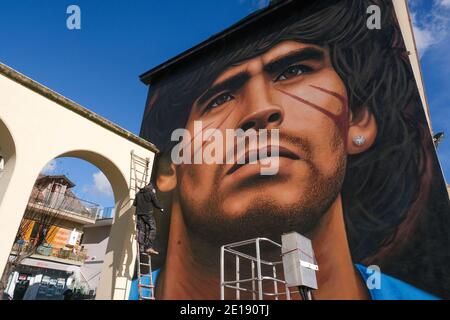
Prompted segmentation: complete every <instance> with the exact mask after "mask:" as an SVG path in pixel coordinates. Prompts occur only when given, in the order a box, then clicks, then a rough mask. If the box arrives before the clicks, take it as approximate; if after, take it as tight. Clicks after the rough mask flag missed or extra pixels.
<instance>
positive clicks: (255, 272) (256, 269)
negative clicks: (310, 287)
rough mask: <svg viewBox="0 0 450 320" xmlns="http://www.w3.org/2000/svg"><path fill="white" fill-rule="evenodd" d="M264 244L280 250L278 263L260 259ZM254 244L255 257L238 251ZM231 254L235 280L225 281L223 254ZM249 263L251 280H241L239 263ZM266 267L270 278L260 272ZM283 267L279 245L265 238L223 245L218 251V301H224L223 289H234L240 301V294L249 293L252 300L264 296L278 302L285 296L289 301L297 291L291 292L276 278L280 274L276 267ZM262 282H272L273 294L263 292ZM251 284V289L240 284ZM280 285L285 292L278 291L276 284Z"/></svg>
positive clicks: (261, 298)
mask: <svg viewBox="0 0 450 320" xmlns="http://www.w3.org/2000/svg"><path fill="white" fill-rule="evenodd" d="M262 242H266V243H267V244H269V245H272V246H274V247H276V248H278V249H279V250H280V261H266V260H263V259H261V243H262ZM251 244H254V245H255V249H256V255H255V256H252V255H249V254H246V253H243V252H240V251H239V250H238V248H239V247H243V246H248V245H251ZM226 253H228V254H231V255H232V256H234V259H235V264H236V274H235V280H231V281H225V264H226V263H225V258H226V256H225V254H226ZM241 260H244V261H249V262H250V267H251V274H252V276H251V278H248V279H241V278H240V269H241V263H243V261H241ZM263 265H265V266H268V267H269V268H270V267H271V269H272V275H271V276H264V275H263V272H262V266H263ZM282 265H283V261H282V260H281V244H279V243H276V242H274V241H272V240H270V239H267V238H255V239H250V240H244V241H240V242H235V243H231V244H227V245H223V246H222V247H221V249H220V299H221V300H224V299H225V289H226V288H228V289H234V290H235V291H236V292H235V295H236V300H240V296H241V292H251V293H252V297H253V300H263V298H264V296H267V297H274V298H275V300H278V299H279V297H280V296H285V298H286V300H291V293H296V292H298V291H293V292H291V291H290V290H289V288H288V287H287V286H286V282H285V281H284V280H282V279H279V278H277V276H278V275H279V274H280V272H277V266H281V267H282ZM281 272H282V271H281ZM264 281H272V282H273V292H263V282H264ZM249 282H251V284H252V286H251V289H249V288H245V287H243V286H242V284H247V283H249ZM279 283H281V284H283V285H284V288H285V290H284V291H279V290H278V284H279Z"/></svg>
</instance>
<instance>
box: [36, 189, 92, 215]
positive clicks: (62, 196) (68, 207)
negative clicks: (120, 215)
mask: <svg viewBox="0 0 450 320" xmlns="http://www.w3.org/2000/svg"><path fill="white" fill-rule="evenodd" d="M41 195H42V197H34V198H33V199H30V202H29V205H31V206H33V205H34V206H41V207H42V209H50V210H57V211H61V213H62V214H64V213H68V214H72V215H77V216H81V217H84V218H88V219H92V220H95V219H96V218H97V215H98V214H99V212H100V206H99V205H98V204H96V203H93V202H89V201H86V200H83V199H80V198H78V197H75V196H74V195H71V194H68V193H63V192H57V191H53V192H45V191H43V192H42V193H41Z"/></svg>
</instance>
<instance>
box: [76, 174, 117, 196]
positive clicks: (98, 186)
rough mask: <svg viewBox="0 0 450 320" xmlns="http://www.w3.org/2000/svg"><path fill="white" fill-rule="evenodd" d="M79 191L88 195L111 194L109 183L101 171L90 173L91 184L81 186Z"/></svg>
mask: <svg viewBox="0 0 450 320" xmlns="http://www.w3.org/2000/svg"><path fill="white" fill-rule="evenodd" d="M81 191H82V192H83V193H84V194H85V195H89V196H100V197H103V196H107V197H112V196H113V191H112V188H111V184H110V183H109V180H108V178H106V176H105V175H104V174H103V172H101V171H98V172H96V173H94V174H92V184H90V185H85V186H83V188H82V189H81Z"/></svg>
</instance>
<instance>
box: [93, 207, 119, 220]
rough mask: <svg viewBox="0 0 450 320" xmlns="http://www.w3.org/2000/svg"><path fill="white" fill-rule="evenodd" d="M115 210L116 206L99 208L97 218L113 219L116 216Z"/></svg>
mask: <svg viewBox="0 0 450 320" xmlns="http://www.w3.org/2000/svg"><path fill="white" fill-rule="evenodd" d="M115 211H116V209H115V207H107V208H102V209H101V210H99V213H98V215H97V219H112V218H114V214H115Z"/></svg>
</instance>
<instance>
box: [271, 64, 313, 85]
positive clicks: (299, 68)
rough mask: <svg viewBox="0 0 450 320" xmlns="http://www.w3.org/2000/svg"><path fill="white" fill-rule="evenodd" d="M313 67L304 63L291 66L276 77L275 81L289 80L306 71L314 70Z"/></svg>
mask: <svg viewBox="0 0 450 320" xmlns="http://www.w3.org/2000/svg"><path fill="white" fill-rule="evenodd" d="M312 71H313V69H312V68H311V67H308V66H306V65H303V64H298V65H295V66H290V67H289V68H287V69H286V70H285V71H283V73H282V74H280V75H279V76H278V77H276V78H275V82H278V81H284V80H289V79H292V78H294V77H297V76H300V75H302V74H304V73H308V72H312Z"/></svg>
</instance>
